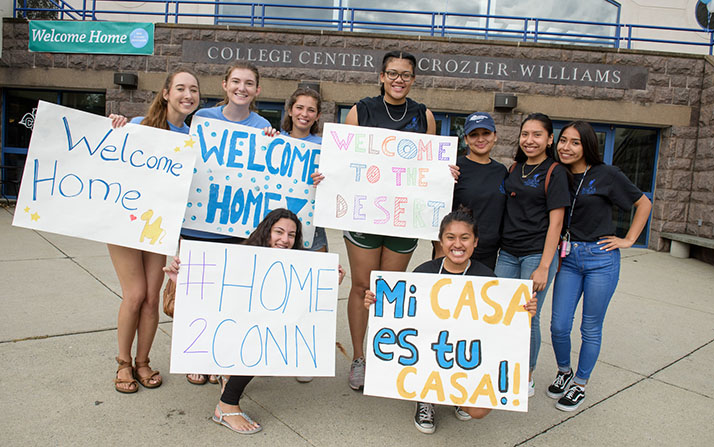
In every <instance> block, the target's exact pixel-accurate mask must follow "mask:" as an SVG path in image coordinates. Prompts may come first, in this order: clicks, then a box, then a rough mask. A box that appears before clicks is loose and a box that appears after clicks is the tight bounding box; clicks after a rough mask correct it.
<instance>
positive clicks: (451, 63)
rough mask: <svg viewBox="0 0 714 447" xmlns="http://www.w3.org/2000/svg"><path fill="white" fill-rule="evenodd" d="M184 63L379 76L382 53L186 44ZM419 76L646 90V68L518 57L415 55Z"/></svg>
mask: <svg viewBox="0 0 714 447" xmlns="http://www.w3.org/2000/svg"><path fill="white" fill-rule="evenodd" d="M182 54H183V57H182V60H183V61H184V62H201V63H209V64H230V63H232V62H233V61H249V62H253V63H255V64H257V65H260V66H265V67H292V68H307V69H314V70H341V71H344V70H347V71H364V72H377V71H379V69H380V68H381V67H380V65H381V63H382V57H383V56H384V51H383V50H363V49H353V48H334V47H309V46H299V45H271V44H254V43H245V42H225V43H223V42H199V41H195V40H184V41H183V53H182ZM414 56H415V57H416V58H417V73H418V74H419V75H421V76H446V77H458V78H476V79H490V80H497V81H516V82H537V83H543V84H563V85H579V86H590V87H608V88H620V89H638V90H644V89H645V88H647V75H648V70H647V68H645V67H637V66H631V65H611V64H585V63H576V62H563V61H548V60H538V59H515V58H504V57H490V56H468V55H463V54H435V53H414Z"/></svg>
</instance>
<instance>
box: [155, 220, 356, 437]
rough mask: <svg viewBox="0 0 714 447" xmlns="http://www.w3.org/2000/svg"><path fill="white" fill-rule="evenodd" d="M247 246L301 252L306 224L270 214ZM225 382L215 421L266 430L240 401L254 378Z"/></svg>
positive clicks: (248, 430)
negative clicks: (304, 225) (252, 417)
mask: <svg viewBox="0 0 714 447" xmlns="http://www.w3.org/2000/svg"><path fill="white" fill-rule="evenodd" d="M245 245H254V246H258V247H270V248H280V249H294V250H299V249H300V248H301V247H302V224H301V223H300V220H299V218H298V217H297V216H296V215H295V213H293V212H292V211H289V210H287V209H285V208H278V209H276V210H273V211H271V212H270V213H268V215H267V216H265V218H264V219H263V221H262V222H260V224H259V225H258V227H257V228H256V229H255V230H254V231H253V233H251V235H250V237H248V240H246V241H245ZM180 263H181V261H180V260H179V258H178V257H174V260H173V262H172V263H171V265H170V266H169V267H166V268H165V269H164V271H165V272H166V273H167V274H168V275H169V278H171V280H173V281H176V278H177V275H178V271H179V267H180ZM344 274H345V272H344V270H342V267H339V282H342V278H343V277H344ZM220 378H221V382H223V383H222V389H221V398H220V400H219V401H218V404H217V405H216V409H215V410H214V413H213V418H212V419H213V421H214V422H215V423H217V424H220V425H223V426H224V427H227V428H229V429H230V430H232V431H234V432H237V433H240V434H253V433H257V432H259V431H260V430H262V428H263V427H262V426H261V425H260V424H258V423H257V422H255V421H253V419H251V417H250V416H248V415H247V414H246V413H245V412H243V410H242V409H241V408H240V398H241V396H242V395H243V391H244V390H245V388H246V386H248V384H249V383H250V381H251V380H253V376H230V377H229V378H228V380H227V381H226V380H225V379H224V377H223V376H220Z"/></svg>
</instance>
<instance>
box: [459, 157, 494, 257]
mask: <svg viewBox="0 0 714 447" xmlns="http://www.w3.org/2000/svg"><path fill="white" fill-rule="evenodd" d="M456 165H457V166H458V167H459V172H460V175H459V180H458V181H457V183H456V185H454V204H453V208H452V209H454V210H455V209H457V208H458V207H459V205H464V206H465V207H467V208H469V209H470V210H471V211H472V212H473V215H474V218H475V219H476V223H477V225H478V245H477V246H476V250H474V255H475V256H478V255H483V254H490V253H493V252H495V251H497V250H498V245H499V242H500V240H501V223H502V221H503V211H504V209H505V207H506V192H505V191H504V189H503V180H504V179H505V178H506V176H507V175H508V170H507V169H506V167H505V166H503V165H502V164H501V163H499V162H497V161H494V160H491V162H490V163H488V164H482V163H477V162H475V161H473V160H470V159H469V158H468V157H466V156H465V155H464V156H461V157H459V158H458V159H457V161H456Z"/></svg>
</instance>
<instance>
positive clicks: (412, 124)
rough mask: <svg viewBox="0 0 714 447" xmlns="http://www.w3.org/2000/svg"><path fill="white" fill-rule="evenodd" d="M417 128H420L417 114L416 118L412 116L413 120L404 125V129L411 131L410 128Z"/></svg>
mask: <svg viewBox="0 0 714 447" xmlns="http://www.w3.org/2000/svg"><path fill="white" fill-rule="evenodd" d="M417 129H419V121H418V120H417V117H416V116H415V117H414V118H412V120H411V121H410V122H409V124H407V125H406V126H404V128H403V129H402V130H406V131H409V130H417Z"/></svg>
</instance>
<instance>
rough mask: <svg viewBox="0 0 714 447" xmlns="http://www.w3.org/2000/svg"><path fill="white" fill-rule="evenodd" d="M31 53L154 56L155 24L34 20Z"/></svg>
mask: <svg viewBox="0 0 714 447" xmlns="http://www.w3.org/2000/svg"><path fill="white" fill-rule="evenodd" d="M29 50H30V51H37V52H40V51H41V52H49V53H95V54H144V55H147V54H148V55H151V54H154V24H153V23H137V22H78V21H37V20H31V21H30V38H29Z"/></svg>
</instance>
